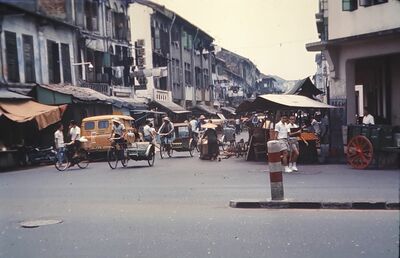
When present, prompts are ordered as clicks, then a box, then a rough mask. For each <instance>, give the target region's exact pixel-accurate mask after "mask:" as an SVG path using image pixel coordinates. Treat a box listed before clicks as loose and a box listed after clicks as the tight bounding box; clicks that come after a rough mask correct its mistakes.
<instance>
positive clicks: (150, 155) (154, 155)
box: [147, 149, 156, 167]
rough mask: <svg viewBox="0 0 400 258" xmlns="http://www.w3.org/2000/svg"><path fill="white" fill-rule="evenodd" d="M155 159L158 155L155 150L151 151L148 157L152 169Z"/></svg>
mask: <svg viewBox="0 0 400 258" xmlns="http://www.w3.org/2000/svg"><path fill="white" fill-rule="evenodd" d="M155 157H156V153H155V151H154V149H152V150H150V153H149V156H148V157H147V162H148V163H149V167H152V166H153V165H154V160H155Z"/></svg>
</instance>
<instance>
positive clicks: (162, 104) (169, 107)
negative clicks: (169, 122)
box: [149, 100, 190, 114]
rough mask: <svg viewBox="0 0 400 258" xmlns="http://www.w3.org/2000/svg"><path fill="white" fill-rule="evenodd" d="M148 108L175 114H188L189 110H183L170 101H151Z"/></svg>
mask: <svg viewBox="0 0 400 258" xmlns="http://www.w3.org/2000/svg"><path fill="white" fill-rule="evenodd" d="M149 107H157V108H159V109H161V110H164V111H166V112H172V113H175V114H187V113H190V111H189V110H186V109H184V108H183V107H181V106H179V105H178V104H176V103H174V102H172V101H160V100H157V101H153V102H151V103H150V104H149Z"/></svg>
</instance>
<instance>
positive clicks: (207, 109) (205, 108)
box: [193, 104, 219, 115]
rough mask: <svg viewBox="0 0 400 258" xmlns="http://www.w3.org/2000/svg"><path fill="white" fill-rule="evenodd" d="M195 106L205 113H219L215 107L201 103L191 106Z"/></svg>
mask: <svg viewBox="0 0 400 258" xmlns="http://www.w3.org/2000/svg"><path fill="white" fill-rule="evenodd" d="M196 108H197V109H199V110H200V111H202V112H204V113H206V114H207V115H216V114H217V113H219V111H218V110H216V109H215V108H213V107H210V106H206V105H203V104H197V105H196V106H194V107H193V109H196Z"/></svg>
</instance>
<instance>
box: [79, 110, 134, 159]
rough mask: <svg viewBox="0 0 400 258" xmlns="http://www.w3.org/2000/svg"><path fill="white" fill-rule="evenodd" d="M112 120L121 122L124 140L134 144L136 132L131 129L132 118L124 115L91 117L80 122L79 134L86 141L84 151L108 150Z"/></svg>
mask: <svg viewBox="0 0 400 258" xmlns="http://www.w3.org/2000/svg"><path fill="white" fill-rule="evenodd" d="M112 119H118V120H119V121H121V123H123V124H124V126H125V129H126V136H125V139H126V140H127V141H128V142H129V143H133V142H135V140H136V138H137V134H136V133H137V132H136V129H135V128H134V127H133V122H134V119H133V118H132V117H130V116H124V115H104V116H92V117H87V118H85V119H83V120H82V125H81V134H82V136H84V137H85V138H87V139H88V141H87V142H86V144H85V149H87V150H88V151H89V152H106V151H107V150H108V149H109V148H110V146H111V141H110V139H109V138H110V135H111V130H112V125H113V123H112Z"/></svg>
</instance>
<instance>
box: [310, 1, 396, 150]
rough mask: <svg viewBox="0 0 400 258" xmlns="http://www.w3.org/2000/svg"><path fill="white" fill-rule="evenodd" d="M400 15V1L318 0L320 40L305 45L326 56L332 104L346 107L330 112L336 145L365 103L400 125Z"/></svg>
mask: <svg viewBox="0 0 400 258" xmlns="http://www.w3.org/2000/svg"><path fill="white" fill-rule="evenodd" d="M399 13H400V1H398V0H359V1H358V0H342V1H332V0H320V11H319V13H318V14H317V15H316V18H317V28H318V32H319V33H320V38H321V41H319V42H315V43H309V44H307V45H306V48H307V50H308V51H316V52H321V53H322V55H323V57H324V58H326V61H327V64H328V66H327V67H328V69H327V71H326V75H328V78H327V81H326V85H327V86H329V87H328V89H327V94H328V96H329V103H330V104H332V105H336V106H339V107H342V109H337V110H335V111H333V112H332V114H331V120H332V121H331V125H332V126H333V128H331V129H332V130H331V131H332V132H333V134H334V135H332V137H333V139H332V143H334V144H333V145H338V144H339V143H340V142H342V140H341V133H340V132H341V128H340V127H341V126H342V125H346V124H354V123H356V120H357V117H358V116H362V115H363V114H362V113H363V112H362V109H363V107H368V109H369V112H370V113H371V114H373V115H374V116H375V122H376V123H378V124H391V125H400V112H399V104H398V99H400V76H399V72H398V71H399V70H400V15H399ZM338 147H340V146H338Z"/></svg>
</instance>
